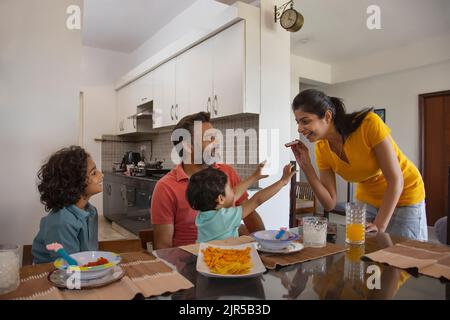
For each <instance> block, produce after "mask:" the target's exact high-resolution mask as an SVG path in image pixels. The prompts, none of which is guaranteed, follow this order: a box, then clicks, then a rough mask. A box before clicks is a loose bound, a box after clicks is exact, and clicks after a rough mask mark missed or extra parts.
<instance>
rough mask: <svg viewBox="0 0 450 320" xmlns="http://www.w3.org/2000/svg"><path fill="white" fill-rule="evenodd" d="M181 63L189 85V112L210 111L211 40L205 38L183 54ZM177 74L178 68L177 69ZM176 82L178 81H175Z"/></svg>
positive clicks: (211, 90) (211, 84)
mask: <svg viewBox="0 0 450 320" xmlns="http://www.w3.org/2000/svg"><path fill="white" fill-rule="evenodd" d="M183 55H184V56H185V58H184V59H183V64H184V65H185V66H186V67H185V70H186V71H185V73H186V75H187V83H188V86H189V90H188V91H189V99H188V100H189V102H188V105H189V112H188V114H192V113H197V112H200V111H207V112H211V111H212V109H211V107H212V93H213V56H212V42H211V41H209V40H206V41H204V42H202V43H200V44H199V45H197V46H195V47H193V48H192V49H190V50H188V51H186V52H185V53H184V54H183ZM177 76H178V69H177ZM177 83H178V82H177Z"/></svg>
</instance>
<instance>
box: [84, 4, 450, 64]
mask: <svg viewBox="0 0 450 320" xmlns="http://www.w3.org/2000/svg"><path fill="white" fill-rule="evenodd" d="M195 1H196V0H126V1H124V0H84V3H85V4H84V6H85V8H84V27H83V44H84V45H86V46H90V47H96V48H102V49H108V50H114V51H120V52H125V53H130V52H132V51H134V50H135V49H137V48H138V47H139V46H140V45H141V44H143V43H144V42H145V41H146V40H147V39H148V38H150V37H151V36H153V35H154V34H155V33H157V32H158V31H159V30H160V29H161V28H162V27H164V26H165V25H166V24H167V23H168V22H169V21H170V20H172V19H173V18H174V17H176V16H177V15H178V14H180V13H181V12H182V11H184V10H185V9H186V8H187V7H189V6H190V5H191V4H193V3H194V2H195ZM216 1H218V2H222V3H226V4H232V3H234V2H235V1H236V0H216ZM244 2H247V3H252V4H254V5H258V2H259V1H255V0H244ZM286 2H287V0H286ZM294 2H295V9H297V10H298V11H300V12H301V13H302V14H303V16H304V17H305V24H304V26H303V28H302V29H301V30H300V31H298V32H296V33H293V34H292V35H291V52H292V53H293V54H296V55H299V56H302V57H305V58H310V59H314V60H318V61H322V62H325V63H330V64H332V63H338V62H341V61H348V60H351V59H354V58H358V57H361V56H365V55H369V54H371V53H374V52H377V51H383V50H387V49H390V48H394V47H399V46H402V45H405V44H408V43H411V42H416V41H420V40H423V39H426V38H430V37H433V36H439V35H443V34H449V33H450V18H449V17H450V0H294ZM372 4H377V5H379V6H380V8H381V26H382V30H368V29H367V27H366V20H367V17H368V14H367V13H366V9H367V7H368V6H369V5H372Z"/></svg>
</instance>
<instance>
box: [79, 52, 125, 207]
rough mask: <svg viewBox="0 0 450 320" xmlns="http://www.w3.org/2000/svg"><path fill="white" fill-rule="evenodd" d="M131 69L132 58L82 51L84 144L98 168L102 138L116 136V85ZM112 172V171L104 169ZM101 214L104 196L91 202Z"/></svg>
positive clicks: (99, 165) (95, 197) (100, 160)
mask: <svg viewBox="0 0 450 320" xmlns="http://www.w3.org/2000/svg"><path fill="white" fill-rule="evenodd" d="M129 69H130V62H129V55H128V54H124V53H120V52H115V51H110V50H102V49H97V48H90V47H83V51H82V63H81V91H82V92H83V116H82V128H83V131H82V140H81V141H80V144H81V145H82V146H83V147H84V148H85V149H86V150H87V152H89V154H90V155H91V156H92V158H93V159H94V161H95V162H96V164H97V167H98V168H101V164H102V158H101V155H102V152H101V142H96V141H94V139H95V138H101V136H102V135H103V134H114V133H115V125H116V91H115V87H114V83H115V81H116V80H117V78H119V76H121V75H122V74H124V73H125V72H126V71H128V70H129ZM101 169H102V170H111V168H101ZM91 203H92V204H93V205H94V206H95V207H96V208H97V210H98V212H99V214H103V194H98V195H96V196H94V197H92V199H91Z"/></svg>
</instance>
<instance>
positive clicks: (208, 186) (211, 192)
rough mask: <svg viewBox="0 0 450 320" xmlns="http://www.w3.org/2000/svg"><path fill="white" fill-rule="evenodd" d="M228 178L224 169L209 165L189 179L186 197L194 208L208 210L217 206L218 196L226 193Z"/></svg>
mask: <svg viewBox="0 0 450 320" xmlns="http://www.w3.org/2000/svg"><path fill="white" fill-rule="evenodd" d="M227 181H228V178H227V175H226V174H225V173H223V172H222V171H220V170H218V169H215V168H212V167H209V168H207V169H203V170H201V171H199V172H197V173H195V174H193V175H192V177H191V178H190V179H189V185H188V187H187V190H186V198H187V200H188V202H189V205H190V206H191V208H192V209H194V210H200V211H208V210H214V209H216V207H217V202H216V201H217V197H218V196H219V195H225V186H226V184H227Z"/></svg>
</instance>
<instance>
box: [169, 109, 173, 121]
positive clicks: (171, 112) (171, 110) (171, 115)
mask: <svg viewBox="0 0 450 320" xmlns="http://www.w3.org/2000/svg"><path fill="white" fill-rule="evenodd" d="M170 118H171V119H172V120H173V105H172V107H171V108H170Z"/></svg>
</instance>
